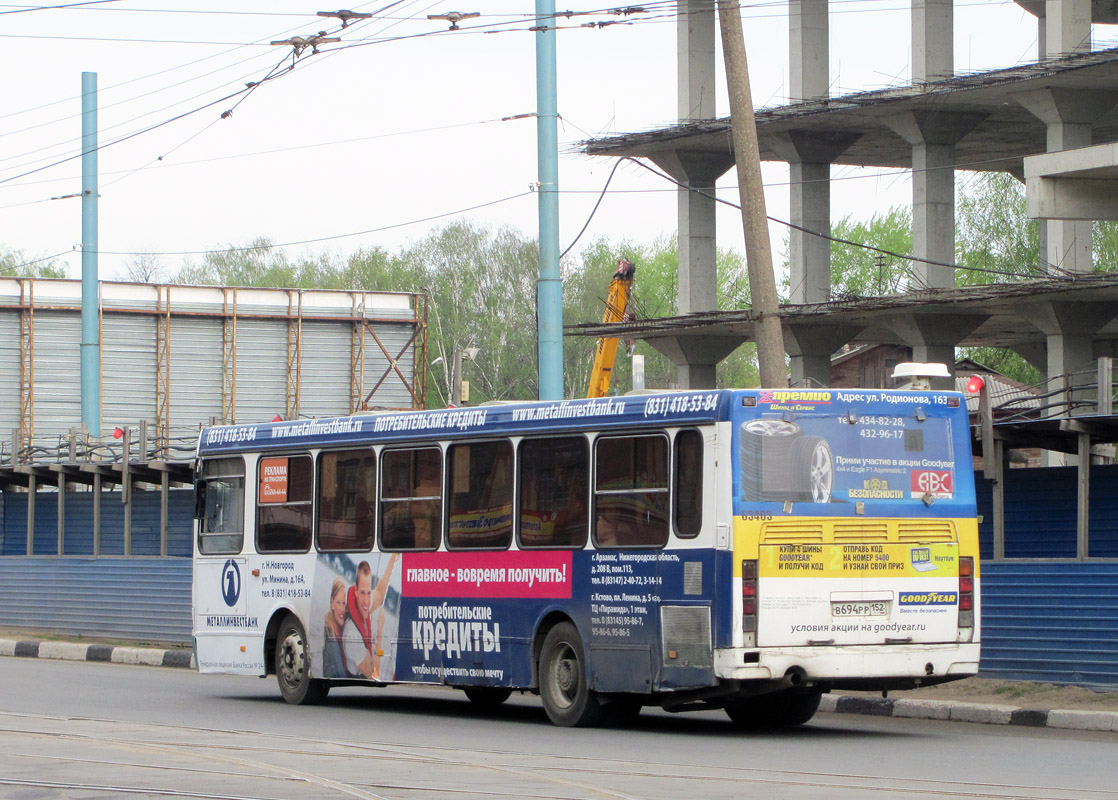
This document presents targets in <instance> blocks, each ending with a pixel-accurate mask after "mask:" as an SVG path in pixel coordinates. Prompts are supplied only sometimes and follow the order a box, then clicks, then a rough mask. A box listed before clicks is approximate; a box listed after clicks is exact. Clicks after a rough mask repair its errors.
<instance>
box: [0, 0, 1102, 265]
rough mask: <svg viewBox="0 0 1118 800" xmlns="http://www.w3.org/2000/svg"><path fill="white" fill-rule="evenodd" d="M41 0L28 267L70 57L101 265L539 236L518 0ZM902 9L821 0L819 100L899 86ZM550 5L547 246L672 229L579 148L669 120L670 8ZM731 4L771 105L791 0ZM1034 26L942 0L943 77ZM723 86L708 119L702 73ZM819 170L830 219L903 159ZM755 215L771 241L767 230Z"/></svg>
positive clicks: (19, 160)
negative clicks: (91, 161) (948, 38)
mask: <svg viewBox="0 0 1118 800" xmlns="http://www.w3.org/2000/svg"><path fill="white" fill-rule="evenodd" d="M43 5H44V6H67V7H60V8H44V7H43V6H29V5H20V4H15V3H11V2H0V45H2V46H0V74H2V75H3V76H4V78H3V88H4V90H3V93H2V94H0V97H3V100H4V102H3V104H2V106H0V247H3V248H6V249H8V250H17V251H20V252H21V253H22V255H23V258H24V259H25V261H31V260H33V259H38V258H43V257H48V256H56V258H57V263H58V264H59V265H65V266H66V268H67V270H68V273H69V274H70V275H71V276H72V277H80V273H81V257H80V254H79V252H78V250H77V245H78V244H79V243H80V241H81V201H80V199H78V198H76V197H69V198H66V197H65V196H66V195H75V194H78V193H79V192H80V191H81V177H80V176H81V162H80V157H79V154H80V138H81V73H82V72H95V73H97V81H98V106H99V112H98V114H99V118H98V123H99V125H98V127H99V135H98V140H99V144H100V146H101V149H100V151H99V154H98V156H99V191H100V203H99V246H100V251H101V256H100V276H101V278H102V279H114V278H122V277H123V276H124V275H125V274H126V269H127V267H128V265H129V264H130V263H133V262H134V261H135V260H136V259H137V257H138V256H137V254H147V255H146V256H143V257H144V258H146V259H147V260H149V261H150V260H152V259H154V260H156V262H157V263H158V264H160V265H161V266H162V268H163V269H164V271H165V274H173V273H174V272H176V271H177V270H178V269H179V268H180V267H181V266H182V265H183V263H186V262H193V263H198V262H199V261H200V260H201V255H200V254H201V253H202V252H205V251H207V250H212V249H221V248H225V247H229V246H240V245H246V244H248V243H249V242H251V241H252V240H253V239H256V238H257V237H266V238H268V239H270V240H271V241H272V242H274V243H276V244H282V245H285V250H286V251H287V253H288V254H289V256H291V257H292V258H297V257H299V256H301V255H303V254H308V253H311V254H317V253H323V252H327V253H330V254H332V255H335V256H338V257H343V256H344V255H346V254H348V253H351V252H353V251H355V250H357V249H359V248H371V247H377V246H379V247H382V248H385V249H387V250H389V251H397V250H399V249H401V248H403V247H406V246H407V245H408V244H409V243H411V242H415V241H417V240H419V239H422V238H423V237H424V236H425V235H426V234H428V233H430V232H431V231H432V230H433V229H434V228H436V227H437V226H440V225H444V224H446V223H448V222H450V221H452V220H455V219H467V220H470V221H473V222H476V223H477V224H480V225H484V226H488V227H490V228H493V229H495V228H498V227H501V226H508V227H511V228H514V229H517V230H519V231H521V232H523V233H524V234H525V235H528V236H531V237H534V236H535V235H536V231H537V227H538V201H537V197H536V195H535V194H534V193H533V192H532V191H531V185H532V184H533V183H534V182H535V181H536V179H537V152H536V123H535V119H534V118H532V117H530V116H522V115H530V114H532V113H533V112H534V111H535V107H536V97H535V41H534V39H535V35H534V34H533V33H532V32H531V31H530V30H529V28H530V27H531V26H532V24H533V19H532V15H531V12H532V9H533V8H534V4H532V3H530V2H520V3H517V2H512V1H511V0H503V1H500V2H497V1H493V0H477V2H475V3H473V4H464V3H463V0H456V1H455V2H454V3H450V2H443V1H442V0H405V1H402V2H395V3H393V2H392V1H391V0H379V2H373V3H355V2H353V0H351V4H350V5H349V6H348V8H349V9H351V10H353V11H358V12H364V13H373V14H374V15H375V16H374V18H373V19H369V20H362V21H357V22H353V23H351V24H350V25H349V26H348V27H347V28H346V29H344V30H341V31H340V32H337V33H334V32H335V31H336V30H337V29H338V27H339V26H338V22H337V20H336V19H327V18H322V17H318V16H317V15H316V12H318V11H334V10H337V9H336V8H335V7H334V6H332V5H329V4H324V3H321V2H308V1H307V0H269V2H268V3H262V2H252V1H251V0H225V1H224V2H222V1H220V0H204V1H199V0H92V2H90V1H88V0H87V2H85V3H68V2H67V0H54V1H53V2H52V0H46V2H44V4H43ZM909 5H910V3H909V0H832V2H831V9H832V10H831V17H830V25H831V78H832V94H833V95H838V94H843V93H847V92H853V91H864V90H870V89H878V88H882V87H886V86H896V85H904V84H906V83H907V82H908V77H909V63H910V53H909V39H910V34H909ZM566 8H571V9H573V10H574V11H576V12H582V13H576V14H574V15H572V16H570V17H567V18H561V19H560V22H559V25H560V28H561V29H560V30H558V31H557V34H556V36H557V53H558V56H557V60H558V81H557V84H558V109H559V114H560V117H561V121H560V128H559V149H560V164H559V185H560V192H561V195H560V201H559V202H560V235H559V240H560V247H561V248H566V247H567V246H568V245H569V244H570V243H571V241H572V240H573V239H574V238H575V236H576V235H577V234H578V233H579V231H580V229H581V228H582V227H583V225H584V224H586V222H587V220H588V219H590V223H589V226H588V227H587V230H586V232H585V233H584V234H583V238H582V240H580V242H581V243H586V242H588V241H591V240H593V239H595V238H597V237H607V238H609V239H611V240H614V241H617V242H621V241H624V240H630V241H634V242H641V243H643V242H650V241H652V240H654V239H656V238H657V237H660V236H670V235H672V234H674V232H675V228H676V199H675V192H674V187H673V186H671V185H670V184H667V183H666V182H665V181H664V180H663V179H662V178H660V177H657V176H656V175H653V174H652V173H650V172H647V171H646V170H643V169H641V168H640V167H638V166H636V165H633V164H629V163H626V164H623V165H622V166H620V167H619V168H618V170H617V172H616V175H615V176H614V178H613V180H612V182H611V183H610V184H609V189H608V191H607V192H606V193H605V195H604V197H603V196H602V191H603V188H604V187H605V185H606V181H607V178H608V177H609V173H610V170H611V169H612V168H613V166H614V162H613V160H611V159H605V158H595V157H590V156H585V155H582V154H581V153H580V152H579V142H581V141H583V140H586V139H588V138H595V137H600V136H605V135H609V134H614V133H630V132H637V131H643V130H650V129H655V128H659V127H662V126H664V125H668V124H671V123H672V122H673V121H674V119H675V116H676V77H675V69H676V65H675V38H676V17H675V14H674V12H675V3H674V2H664V1H663V0H654V2H652V3H650V4H646V5H644V6H642V8H644V9H646V11H645V12H644V13H636V14H630V15H617V14H610V13H585V12H598V11H601V10H603V9H607V7H605V6H598V5H593V4H591V3H587V2H585V0H583V2H581V3H579V4H577V5H570V4H568V5H565V6H564V9H566ZM450 11H460V12H479V13H480V16H479V17H477V18H473V19H469V20H466V21H463V22H462V23H461V29H460V30H457V31H450V30H448V23H447V22H446V21H442V20H429V19H428V18H427V17H428V15H429V14H446V13H448V12H450ZM742 17H743V25H744V32H745V43H746V52H747V56H748V58H749V65H750V73H751V84H752V93H753V100H754V105H755V106H757V107H758V108H764V107H771V106H774V105H781V104H783V103H785V102H787V88H786V83H787V73H788V18H787V3H786V2H779V1H776V0H760V1H759V2H748V0H747V2H745V3H744V4H743V5H742ZM602 22H612V23H617V24H611V25H605V26H601V27H599V26H598V23H602ZM1036 28H1037V26H1036V20H1035V18H1033V17H1032V16H1030V15H1029V14H1027V13H1026V12H1024V11H1023V10H1022V9H1021V8H1020V7H1019V6H1017V5H1016V4H1015V3H1013V2H1010V1H1009V0H960V1H959V2H956V5H955V31H956V34H955V65H956V71H957V72H969V71H977V70H984V69H994V68H1000V67H1008V66H1012V65H1014V64H1018V63H1022V62H1026V61H1030V60H1033V59H1034V58H1035V53H1036ZM323 30H325V31H328V32H330V33H331V34H332V35H336V36H337V37H338V38H340V39H341V41H340V42H338V43H334V44H326V45H323V46H322V47H321V49H320V52H319V53H318V54H310V53H309V52H304V54H303V55H302V57H301V58H299V59H298V60H296V61H293V48H292V47H291V46H289V45H272V44H271V42H273V41H284V40H287V39H290V38H291V37H293V36H308V35H312V34H315V33H317V32H318V31H323ZM991 31H993V32H995V33H994V34H993V35H990V32H991ZM1114 33H1115V31H1114V29H1113V28H1104V29H1099V28H1096V34H1095V36H1096V41H1095V46H1096V47H1100V46H1113V45H1114V42H1110V43H1107V42H1106V41H1105V40H1102V39H1100V35H1104V36H1113V35H1114ZM717 59H718V62H719V64H721V53H720V52H719V54H718V56H717ZM292 64H294V68H293V69H289V67H290V66H291V65H292ZM269 76H271V77H269ZM266 77H269V79H268V80H266V81H264V82H263V83H261V84H260V85H259V86H258V87H257V88H255V89H254V90H252V91H251V92H247V93H239V92H242V90H244V89H245V88H246V87H245V84H246V83H248V82H257V81H261V80H262V79H264V78H266ZM719 83H720V85H722V86H723V89H722V90H721V91H720V94H719V97H718V101H717V113H718V115H719V116H722V115H725V114H727V113H728V103H727V100H726V94H725V89H724V80H723V79H722V77H721V71H720V77H719ZM238 93H239V94H238ZM225 112H231V113H228V114H226V113H225ZM510 118H512V119H510ZM118 140H119V141H118ZM763 177H764V180H765V184H766V200H767V204H768V211H769V214H770V215H771V216H774V217H777V218H779V219H785V220H786V219H788V186H787V179H788V173H787V168H786V167H784V166H783V165H779V164H770V165H766V166H765V168H764V171H763ZM834 177H836V178H839V179H840V180H837V181H836V182H835V183H834V184H833V188H832V215H833V217H834V218H835V219H840V218H842V217H844V216H847V215H848V214H849V215H853V216H854V217H855V218H857V219H866V220H868V219H869V218H871V217H872V216H873V215H874V214H881V213H885V212H887V211H888V210H889V208H890V207H892V206H894V205H903V204H907V203H909V202H910V199H911V187H910V184H909V181H908V176H907V175H906V174H905V173H903V172H901V173H898V172H895V171H886V170H877V169H873V170H860V169H852V168H836V169H835V171H834ZM734 180H735V179H734V173H733V172H732V171H731V172H730V173H729V174H728V175H727V176H725V177H724V178H723V180H722V181H721V182H720V184H719V195H720V197H725V198H727V199H730V200H733V201H736V200H737V190H736V187H735V183H734ZM599 197H601V198H602V202H601V204H600V207H599V208H598V210H597V212H596V213H594V214H593V217H592V219H591V212H592V209H593V207H594V205H595V203H596V202H597V201H598V200H599ZM51 198H62V199H51ZM771 233H772V237H773V247H774V251H775V252H776V253H777V254H778V255H777V258H778V259H780V258H782V256H781V255H780V254H781V253H782V252H783V250H784V244H783V242H784V241H785V238H786V231H785V229H784V228H783V227H782V226H779V225H776V224H774V225H773V228H772V231H771ZM718 242H719V246H720V247H724V248H728V249H735V250H744V243H743V240H742V234H741V217H740V214H739V213H738V212H737V211H735V210H733V209H730V208H721V209H720V210H719V218H718ZM577 251H578V247H577V246H576V247H575V249H574V251H573V252H575V253H577Z"/></svg>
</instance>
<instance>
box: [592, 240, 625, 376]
mask: <svg viewBox="0 0 1118 800" xmlns="http://www.w3.org/2000/svg"><path fill="white" fill-rule="evenodd" d="M635 270H636V267H634V266H633V262H632V261H630V260H629V259H627V258H621V259H618V261H617V271H616V272H614V273H613V280H612V281H610V284H609V295H608V296H607V297H606V310H605V313H604V314H602V322H603V323H609V322H621V321H622V320H623V319H624V318H625V310H626V309H627V308H628V306H629V292H630V291H631V290H632V288H633V272H634V271H635ZM616 360H617V339H616V338H609V337H605V336H603V337H601V338H600V339H598V346H597V348H596V349H595V352H594V368H593V370H591V372H590V388H588V389H587V390H586V396H587V397H605V396H606V395H607V394H609V384H610V380H611V379H612V378H613V363H614V361H616Z"/></svg>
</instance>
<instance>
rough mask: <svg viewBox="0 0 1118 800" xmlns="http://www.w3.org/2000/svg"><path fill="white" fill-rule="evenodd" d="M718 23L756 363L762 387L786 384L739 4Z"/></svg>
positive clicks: (721, 0)
mask: <svg viewBox="0 0 1118 800" xmlns="http://www.w3.org/2000/svg"><path fill="white" fill-rule="evenodd" d="M718 22H719V27H720V28H721V29H722V55H723V57H724V58H725V59H726V84H727V87H728V88H729V92H730V126H731V129H732V131H733V142H734V160H735V161H736V162H737V168H738V169H737V172H738V194H739V196H740V197H741V218H742V226H743V227H744V229H745V259H746V262H747V265H748V268H749V296H750V297H751V298H752V302H753V310H754V311H755V312H757V315H758V319H757V326H756V328H755V330H756V335H755V337H754V338H755V339H756V340H757V365H758V367H759V369H760V372H761V385H762V386H766V387H770V388H772V387H779V386H787V385H788V371H787V369H786V368H785V365H784V337H783V335H782V333H781V330H780V306H779V303H778V301H777V297H776V277H775V276H774V275H773V257H772V248H771V246H770V245H769V222H768V215H767V214H766V213H765V188H764V186H763V185H762V184H761V154H760V148H759V147H758V145H757V122H756V120H755V119H754V117H753V97H752V95H751V94H750V91H749V66H748V64H747V63H746V60H745V37H744V36H743V35H742V30H741V10H740V9H739V7H738V4H737V3H736V2H731V0H718Z"/></svg>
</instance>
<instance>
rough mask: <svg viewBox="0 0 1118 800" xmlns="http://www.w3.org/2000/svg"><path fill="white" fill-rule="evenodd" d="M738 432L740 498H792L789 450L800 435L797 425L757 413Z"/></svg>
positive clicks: (746, 500) (754, 501)
mask: <svg viewBox="0 0 1118 800" xmlns="http://www.w3.org/2000/svg"><path fill="white" fill-rule="evenodd" d="M738 433H739V437H738V438H739V442H740V444H739V446H738V450H739V455H740V461H741V489H742V499H743V500H744V501H745V502H747V503H749V502H753V503H758V502H778V503H779V502H783V501H785V500H790V499H792V497H791V493H792V488H793V487H792V486H791V485H790V480H791V465H792V454H791V450H792V447H793V445H794V444H795V443H796V442H797V441H799V439H800V438H801V437H802V436H803V430H802V429H801V428H800V426H799V425H797V424H796V423H794V422H785V421H784V420H782V419H778V418H775V417H759V418H757V419H751V420H749V421H747V422H743V423H742V424H741V428H740V429H739V431H738Z"/></svg>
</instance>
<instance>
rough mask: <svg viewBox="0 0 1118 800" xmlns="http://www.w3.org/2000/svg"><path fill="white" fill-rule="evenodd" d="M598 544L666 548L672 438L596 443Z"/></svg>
mask: <svg viewBox="0 0 1118 800" xmlns="http://www.w3.org/2000/svg"><path fill="white" fill-rule="evenodd" d="M594 465H595V476H596V477H595V481H594V543H595V545H597V546H598V547H663V546H664V545H665V544H667V543H668V494H669V492H668V438H667V437H666V436H662V435H655V436H615V437H608V438H601V439H598V440H597V442H595V461H594Z"/></svg>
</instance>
